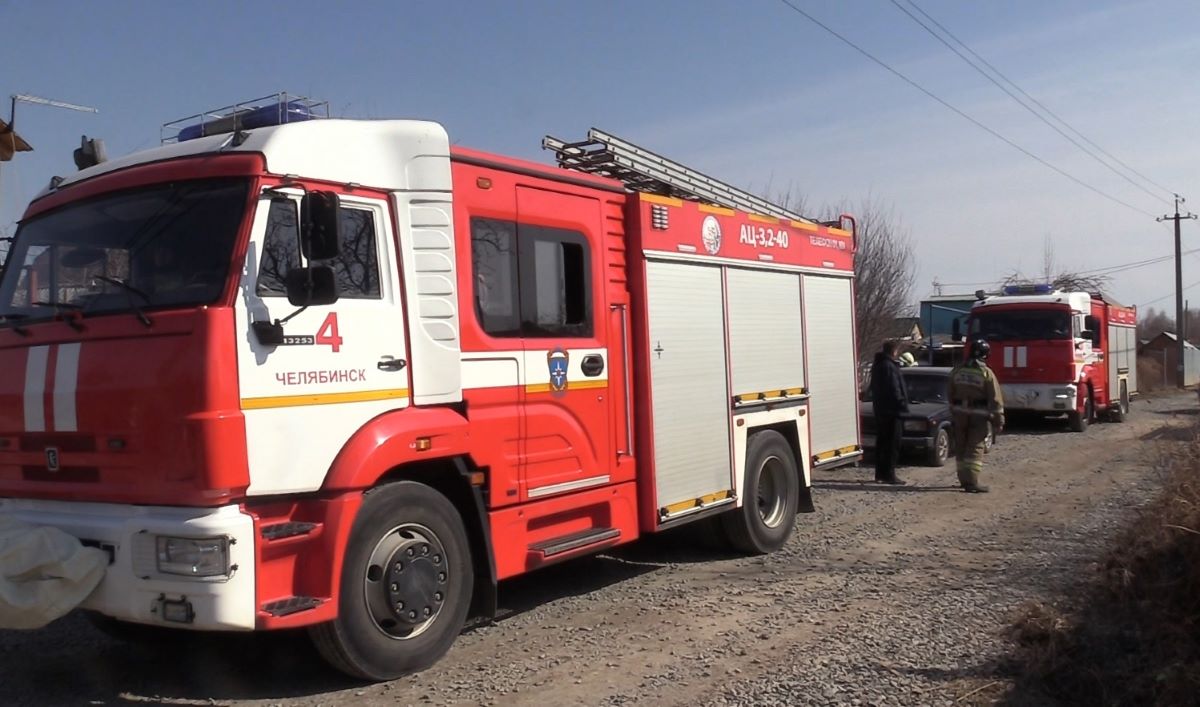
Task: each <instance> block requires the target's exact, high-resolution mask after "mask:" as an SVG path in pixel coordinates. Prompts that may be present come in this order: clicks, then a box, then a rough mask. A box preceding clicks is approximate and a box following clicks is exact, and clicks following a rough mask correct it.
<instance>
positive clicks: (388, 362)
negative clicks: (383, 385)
mask: <svg viewBox="0 0 1200 707" xmlns="http://www.w3.org/2000/svg"><path fill="white" fill-rule="evenodd" d="M407 365H408V361H405V360H404V359H402V358H394V357H392V356H384V357H383V358H381V359H379V363H377V364H375V367H376V368H378V369H379V370H381V371H399V370H402V369H403V368H404V367H405V366H407Z"/></svg>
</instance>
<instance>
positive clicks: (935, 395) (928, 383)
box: [904, 373, 949, 403]
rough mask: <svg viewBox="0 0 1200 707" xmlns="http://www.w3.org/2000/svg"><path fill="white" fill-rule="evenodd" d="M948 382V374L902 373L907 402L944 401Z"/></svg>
mask: <svg viewBox="0 0 1200 707" xmlns="http://www.w3.org/2000/svg"><path fill="white" fill-rule="evenodd" d="M948 384H949V377H948V376H935V375H930V374H928V373H922V374H913V373H906V374H904V387H906V388H908V402H910V403H944V402H946V386H947V385H948Z"/></svg>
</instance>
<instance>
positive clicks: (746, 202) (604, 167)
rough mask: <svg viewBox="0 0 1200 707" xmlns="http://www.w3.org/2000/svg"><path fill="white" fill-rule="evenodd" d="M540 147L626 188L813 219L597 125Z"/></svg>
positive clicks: (561, 162)
mask: <svg viewBox="0 0 1200 707" xmlns="http://www.w3.org/2000/svg"><path fill="white" fill-rule="evenodd" d="M542 148H543V149H546V150H553V151H554V153H555V157H556V158H557V160H558V166H559V167H562V168H564V169H573V170H576V171H579V172H587V173H589V174H596V175H600V176H603V177H610V178H612V179H616V180H619V181H620V182H622V183H623V184H625V186H626V188H628V189H629V190H631V191H638V192H647V193H650V194H659V195H661V196H672V197H676V198H679V199H688V200H690V201H705V202H708V203H710V204H715V205H717V206H725V207H729V208H734V209H740V210H742V211H748V212H750V213H755V214H760V215H764V216H775V217H777V218H781V219H790V220H793V221H805V222H808V223H813V221H812V219H808V218H805V217H803V216H801V215H800V214H798V213H795V212H793V211H789V210H788V209H785V208H783V207H782V206H778V205H776V204H772V203H771V202H769V201H767V200H766V199H763V198H762V197H759V196H755V195H753V194H751V193H749V192H747V191H743V190H741V189H738V188H737V187H733V186H730V185H728V184H726V183H725V182H722V181H720V180H717V179H713V178H712V177H710V176H708V175H706V174H702V173H700V172H697V171H696V170H694V169H691V168H690V167H685V166H683V165H681V164H679V163H678V162H674V161H672V160H669V159H667V158H665V157H662V156H660V155H657V154H655V153H653V152H651V151H650V150H647V149H646V148H644V147H638V146H637V145H634V144H633V143H631V142H629V141H628V140H623V139H621V138H619V137H617V136H615V135H610V134H609V133H606V132H604V131H602V130H598V129H596V128H592V129H591V130H589V131H588V135H587V139H586V140H582V141H579V142H566V141H565V140H560V139H558V138H556V137H551V136H550V135H547V136H546V137H544V138H542Z"/></svg>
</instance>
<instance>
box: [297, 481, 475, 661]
mask: <svg viewBox="0 0 1200 707" xmlns="http://www.w3.org/2000/svg"><path fill="white" fill-rule="evenodd" d="M473 583H474V571H473V568H472V563H471V556H470V546H469V544H468V541H467V533H466V530H465V529H464V527H463V521H462V517H461V516H460V515H459V514H458V511H457V510H456V509H455V508H454V506H453V505H452V504H451V503H450V501H448V500H447V499H446V497H445V496H443V495H442V494H440V493H438V492H437V491H435V490H434V489H432V488H430V487H429V486H426V485H424V484H420V483H416V482H413V481H401V482H398V483H394V484H388V485H387V486H382V487H380V488H377V489H375V490H373V491H370V492H368V493H367V496H366V498H365V500H364V501H363V505H362V508H361V509H360V510H359V512H358V517H357V518H355V520H354V527H353V529H352V530H351V531H350V540H349V544H348V546H347V548H346V557H345V563H344V565H343V567H342V577H341V585H340V586H341V590H340V595H341V596H340V598H339V600H338V617H337V619H335V620H334V621H331V622H329V623H326V624H321V625H319V626H314V627H313V628H312V629H311V631H310V632H311V635H312V639H313V643H314V644H315V645H316V647H317V650H318V651H320V653H321V655H322V656H323V657H324V658H325V659H326V660H327V661H328V662H329V663H330V664H331V665H333V667H335V668H337V669H338V670H340V671H342V672H344V673H346V674H347V675H350V676H353V677H356V678H364V679H366V680H373V681H382V680H392V679H395V678H398V677H400V676H402V675H407V674H409V673H413V672H416V671H419V670H423V669H425V668H427V667H429V666H430V665H433V664H434V663H435V662H437V660H438V659H439V658H441V657H442V656H443V655H444V654H445V653H446V651H448V650H449V649H450V645H451V644H452V643H454V640H455V639H456V638H457V637H458V634H459V633H460V632H461V631H462V628H463V625H464V622H465V621H466V618H467V611H468V609H469V608H470V604H471V587H472V586H473Z"/></svg>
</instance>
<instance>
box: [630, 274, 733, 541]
mask: <svg viewBox="0 0 1200 707" xmlns="http://www.w3.org/2000/svg"><path fill="white" fill-rule="evenodd" d="M646 285H647V308H648V313H649V340H648V342H647V343H648V344H649V347H650V385H651V395H652V398H653V405H652V408H651V412H652V414H653V419H654V422H653V426H654V427H653V429H654V468H655V484H656V492H657V498H658V503H657V505H658V509H659V513H660V518H664V517H665V518H669V517H670V516H672V515H675V514H676V513H681V512H685V511H686V510H688V509H690V508H692V507H694V504H693V503H692V502H694V501H696V500H697V499H701V498H704V497H706V496H712V495H713V494H720V493H722V492H731V491H732V489H733V477H732V473H731V471H730V468H731V464H730V456H731V452H730V444H731V443H730V435H729V424H730V423H729V420H730V417H729V400H730V393H729V386H728V376H727V375H726V356H725V313H724V297H723V291H722V290H723V288H722V283H721V270H720V268H719V267H716V266H709V265H697V264H690V263H670V262H659V261H653V260H651V261H649V262H647V263H646Z"/></svg>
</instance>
